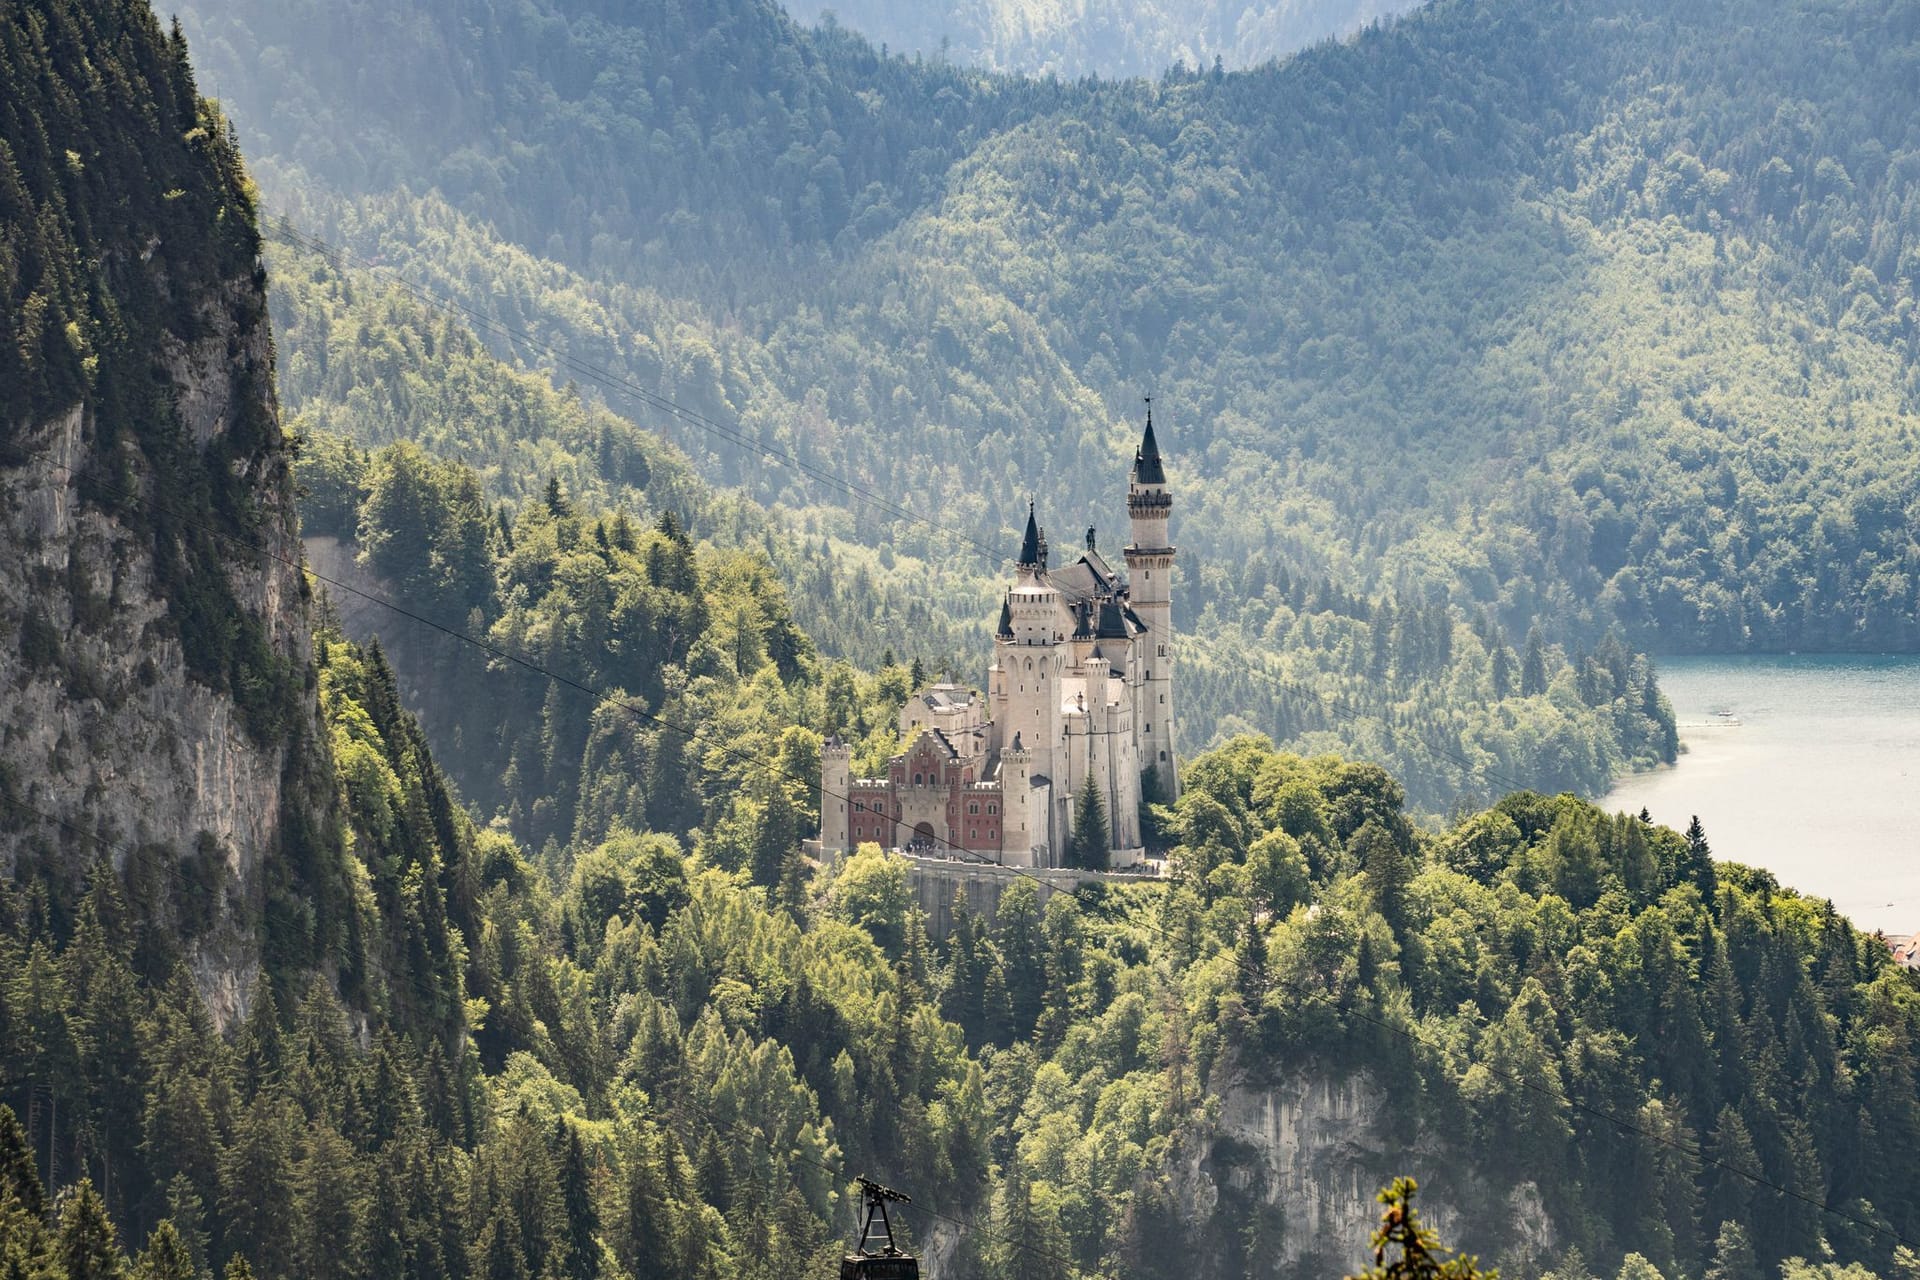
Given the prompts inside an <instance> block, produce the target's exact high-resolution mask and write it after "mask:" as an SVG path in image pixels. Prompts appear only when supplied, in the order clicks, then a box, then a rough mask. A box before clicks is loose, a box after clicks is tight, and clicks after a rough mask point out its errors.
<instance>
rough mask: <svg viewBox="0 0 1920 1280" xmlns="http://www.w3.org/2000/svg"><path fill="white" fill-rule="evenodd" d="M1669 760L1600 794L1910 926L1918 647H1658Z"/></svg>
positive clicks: (1869, 925) (1794, 884)
mask: <svg viewBox="0 0 1920 1280" xmlns="http://www.w3.org/2000/svg"><path fill="white" fill-rule="evenodd" d="M1655 665H1656V669H1657V670H1658V671H1659V674H1660V684H1661V688H1662V691H1663V692H1665V693H1666V695H1667V697H1668V699H1669V701H1671V702H1672V704H1673V707H1674V712H1675V718H1676V720H1677V721H1678V722H1679V729H1680V733H1681V737H1682V750H1681V755H1680V757H1679V759H1678V760H1676V761H1675V762H1674V763H1673V764H1671V765H1656V766H1654V767H1653V768H1651V769H1645V770H1639V771H1636V772H1633V773H1630V774H1626V775H1623V776H1622V777H1620V778H1619V779H1617V780H1616V781H1615V783H1614V785H1613V788H1612V789H1611V790H1610V791H1609V792H1608V793H1607V794H1606V795H1604V796H1602V797H1600V798H1599V800H1598V801H1597V802H1596V803H1598V804H1599V805H1600V806H1601V807H1602V808H1604V809H1606V810H1608V811H1609V812H1614V811H1623V812H1628V813H1638V812H1639V811H1640V810H1642V809H1646V810H1648V811H1649V812H1650V813H1651V815H1652V816H1653V818H1654V820H1655V821H1656V822H1660V823H1662V824H1664V825H1667V826H1672V827H1676V828H1678V827H1684V826H1685V825H1686V824H1687V823H1688V822H1689V821H1690V820H1691V818H1692V817H1693V816H1694V815H1696V814H1697V815H1698V816H1699V817H1700V820H1701V822H1702V824H1703V825H1704V827H1705V828H1706V831H1707V838H1708V841H1709V843H1710V845H1711V846H1712V848H1713V851H1714V855H1715V856H1716V857H1718V858H1723V859H1727V860H1730V861H1734V862H1741V863H1745V864H1747V865H1749V866H1754V867H1760V868H1764V869H1766V870H1767V871H1770V872H1772V873H1773V874H1774V875H1775V876H1777V877H1778V878H1779V880H1780V882H1781V884H1782V885H1785V886H1788V887H1790V888H1793V889H1795V890H1796V891H1798V892H1801V893H1804V894H1807V895H1809V896H1812V897H1817V898H1827V899H1831V900H1832V901H1833V902H1834V905H1835V907H1836V908H1837V909H1839V910H1840V911H1841V912H1842V913H1843V914H1845V915H1847V916H1849V917H1850V918H1851V919H1853V920H1854V922H1855V923H1856V924H1858V925H1859V926H1860V927H1862V928H1864V929H1867V930H1869V931H1871V930H1875V929H1878V930H1880V931H1882V932H1885V933H1887V934H1889V935H1892V934H1905V933H1911V932H1913V931H1914V930H1915V929H1916V928H1920V656H1915V655H1907V654H1872V653H1862V654H1831V653H1824V654H1806V653H1796V654H1778V655H1766V654H1746V653H1743V654H1729V655H1718V656H1708V655H1668V656H1665V657H1657V658H1656V659H1655Z"/></svg>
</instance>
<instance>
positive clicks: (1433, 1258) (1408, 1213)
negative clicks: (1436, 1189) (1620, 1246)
mask: <svg viewBox="0 0 1920 1280" xmlns="http://www.w3.org/2000/svg"><path fill="white" fill-rule="evenodd" d="M1419 1189H1420V1188H1419V1184H1418V1183H1416V1182H1415V1181H1414V1180H1413V1179H1412V1178H1395V1179H1394V1180H1393V1182H1392V1184H1391V1185H1389V1186H1386V1187H1383V1188H1381V1190H1380V1195H1379V1197H1378V1199H1379V1201H1380V1203H1381V1204H1383V1205H1385V1206H1386V1207H1385V1208H1384V1209H1383V1210H1382V1211H1381V1213H1380V1225H1379V1227H1378V1228H1376V1229H1375V1230H1374V1233H1373V1265H1372V1266H1371V1267H1369V1268H1367V1269H1366V1270H1365V1271H1362V1272H1361V1273H1360V1274H1359V1275H1358V1276H1355V1277H1350V1280H1476V1277H1482V1276H1484V1277H1488V1280H1492V1278H1493V1277H1496V1276H1498V1275H1499V1272H1497V1271H1495V1270H1493V1269H1492V1268H1487V1269H1486V1270H1482V1269H1481V1268H1480V1265H1479V1262H1478V1260H1477V1259H1475V1258H1470V1257H1465V1256H1462V1255H1459V1254H1455V1255H1454V1256H1453V1257H1447V1256H1446V1253H1447V1251H1446V1249H1445V1247H1444V1246H1442V1245H1441V1244H1440V1241H1439V1239H1438V1237H1436V1236H1435V1235H1434V1234H1433V1232H1431V1231H1429V1230H1427V1229H1426V1228H1425V1227H1423V1226H1421V1225H1420V1216H1419V1213H1418V1211H1416V1210H1415V1209H1414V1207H1413V1196H1414V1193H1415V1192H1416V1191H1418V1190H1419ZM1396 1249H1397V1250H1398V1251H1399V1252H1398V1254H1397V1255H1396V1256H1394V1257H1393V1259H1392V1260H1391V1261H1389V1260H1388V1257H1387V1255H1388V1253H1389V1252H1390V1251H1392V1250H1396ZM1631 1257H1634V1258H1638V1257H1639V1255H1638V1254H1633V1255H1631ZM1641 1261H1642V1263H1643V1264H1644V1262H1645V1259H1641ZM1657 1275H1658V1273H1657V1272H1656V1273H1655V1276H1657ZM1620 1280H1628V1273H1627V1271H1626V1270H1625V1269H1623V1270H1622V1271H1621V1273H1620ZM1634 1280H1640V1278H1639V1277H1635V1278H1634Z"/></svg>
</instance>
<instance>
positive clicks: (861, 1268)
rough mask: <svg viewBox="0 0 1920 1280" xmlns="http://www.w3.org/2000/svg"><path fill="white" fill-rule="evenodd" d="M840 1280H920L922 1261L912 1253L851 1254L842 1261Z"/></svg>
mask: <svg viewBox="0 0 1920 1280" xmlns="http://www.w3.org/2000/svg"><path fill="white" fill-rule="evenodd" d="M840 1280H920V1259H918V1258H916V1257H914V1256H913V1255H912V1254H910V1253H896V1254H891V1255H889V1254H885V1253H850V1254H848V1255H847V1256H846V1257H844V1258H842V1259H840Z"/></svg>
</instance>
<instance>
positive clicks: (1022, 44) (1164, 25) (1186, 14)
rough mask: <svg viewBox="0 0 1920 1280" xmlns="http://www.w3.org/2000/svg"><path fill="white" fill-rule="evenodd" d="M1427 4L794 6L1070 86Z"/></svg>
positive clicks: (1233, 55)
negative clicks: (1094, 77)
mask: <svg viewBox="0 0 1920 1280" xmlns="http://www.w3.org/2000/svg"><path fill="white" fill-rule="evenodd" d="M1420 2H1421V0H1268V2H1266V3H1260V2H1258V0H1256V2H1254V3H1248V0H1185V2H1184V3H1133V4H1128V3H1117V2H1116V0H908V2H907V3H898V4H888V3H876V2H875V0H795V2H794V3H791V4H789V5H788V6H787V11H788V12H789V13H792V14H793V15H794V16H795V17H796V18H799V19H801V20H802V21H804V22H807V23H809V24H820V23H822V22H824V21H826V20H828V19H829V18H831V19H832V20H834V21H837V22H839V23H842V24H844V25H846V26H848V27H851V28H852V29H853V30H855V31H857V32H859V33H860V34H861V35H863V36H865V37H866V38H867V39H869V40H871V41H873V42H874V43H875V44H880V45H886V46H888V47H889V48H890V49H891V50H892V51H893V52H895V53H906V54H914V55H920V56H928V57H932V56H938V57H940V58H943V59H950V60H952V61H955V62H960V63H970V64H975V65H978V66H982V67H985V68H988V69H990V70H996V71H1007V72H1015V73H1020V74H1027V75H1058V76H1061V77H1064V78H1068V79H1071V78H1076V77H1080V76H1088V75H1098V76H1104V77H1107V78H1109V79H1112V78H1118V77H1124V76H1157V75H1159V74H1160V73H1161V72H1163V71H1165V70H1167V68H1169V67H1172V66H1176V65H1184V66H1187V67H1190V68H1206V67H1209V66H1211V65H1213V62H1214V59H1215V58H1219V59H1220V60H1221V61H1222V62H1223V63H1224V65H1226V66H1227V67H1229V68H1232V69H1235V70H1238V69H1240V68H1244V67H1250V66H1256V65H1258V64H1260V63H1262V62H1268V61H1271V60H1273V59H1275V58H1280V57H1284V56H1286V55H1287V54H1290V53H1292V52H1293V51H1294V50H1296V49H1303V48H1305V47H1307V46H1308V45H1311V44H1314V43H1316V42H1318V41H1321V40H1326V39H1331V38H1335V37H1339V36H1346V35H1350V34H1352V33H1353V32H1354V31H1356V30H1358V29H1359V28H1360V27H1362V26H1364V25H1366V24H1367V23H1369V22H1373V21H1377V20H1379V19H1381V18H1387V17H1391V16H1393V15H1395V14H1397V13H1402V12H1405V11H1406V10H1409V9H1412V8H1414V7H1415V6H1417V5H1418V4H1419V3H1420Z"/></svg>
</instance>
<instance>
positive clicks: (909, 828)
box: [820, 405, 1179, 867]
mask: <svg viewBox="0 0 1920 1280" xmlns="http://www.w3.org/2000/svg"><path fill="white" fill-rule="evenodd" d="M1172 510H1173V498H1172V496H1171V495H1170V494H1169V493H1168V492H1167V477H1166V472H1165V470H1164V469H1163V467H1162V466H1161V463H1160V448H1159V445H1158V444H1157V443H1156V442H1155V440H1154V436H1153V417H1152V408H1151V405H1149V408H1148V416H1147V426H1146V435H1145V436H1144V437H1143V438H1142V439H1141V442H1140V448H1139V449H1138V450H1137V451H1136V452H1135V453H1134V455H1133V471H1132V474H1131V476H1130V477H1129V481H1128V487H1127V515H1128V518H1129V520H1130V525H1131V529H1132V541H1131V542H1130V543H1129V544H1128V546H1127V548H1126V564H1127V573H1126V574H1125V575H1122V574H1121V572H1120V571H1119V570H1118V569H1117V568H1115V567H1114V566H1113V565H1111V564H1109V563H1108V562H1107V560H1106V557H1105V556H1103V555H1102V554H1101V553H1100V550H1099V545H1098V540H1097V538H1096V531H1095V530H1094V529H1091V528H1089V529H1088V530H1087V540H1086V549H1085V551H1084V552H1082V553H1081V554H1080V555H1079V556H1078V557H1077V558H1075V559H1074V560H1073V561H1072V562H1071V563H1069V564H1064V565H1061V566H1059V567H1054V566H1052V565H1050V564H1049V563H1048V549H1047V540H1046V536H1045V534H1044V533H1043V532H1042V531H1041V528H1040V521H1039V517H1038V516H1037V514H1036V513H1035V511H1034V509H1033V506H1032V504H1031V503H1029V504H1028V507H1027V527H1026V534H1025V536H1024V537H1023V538H1022V539H1021V543H1020V551H1019V555H1018V557H1017V559H1016V561H1015V565H1014V580H1013V584H1012V586H1010V587H1009V588H1008V589H1007V594H1006V598H1005V599H1004V600H1003V601H1002V603H1001V606H1000V625H999V626H998V627H997V628H995V631H994V645H993V665H992V667H991V668H989V670H988V672H987V696H986V697H985V698H978V697H975V696H974V695H973V694H972V693H971V692H970V691H969V690H967V689H966V688H965V687H964V686H962V685H955V684H945V683H942V684H934V685H929V686H927V687H926V688H924V689H919V690H915V691H914V693H913V695H912V696H911V697H910V698H909V699H908V701H907V704H906V705H905V706H904V707H903V708H902V709H901V712H900V733H901V736H902V738H903V739H904V741H903V744H902V745H903V749H902V751H901V752H900V754H898V755H896V756H894V757H893V758H892V759H891V760H889V761H888V762H887V764H886V767H885V769H884V772H883V776H880V777H873V778H856V777H852V776H850V775H851V771H852V766H851V759H850V753H849V751H848V750H847V748H846V746H845V745H844V744H841V743H839V742H837V741H836V742H830V743H828V744H827V745H826V746H825V747H824V748H823V749H822V751H821V754H820V791H821V795H820V843H821V847H822V848H823V849H826V850H829V851H837V850H841V849H848V848H851V847H853V846H854V845H856V844H858V843H859V842H860V841H862V840H878V841H880V842H882V843H883V844H887V843H894V842H905V843H906V844H907V845H908V846H909V847H911V848H912V849H914V850H916V851H918V852H920V853H922V854H924V855H926V856H933V857H960V858H968V859H982V860H986V861H991V862H1001V863H1004V864H1006V865H1008V866H1018V867H1051V866H1059V865H1060V864H1061V861H1062V859H1063V858H1064V857H1065V856H1066V855H1067V853H1068V850H1069V848H1070V847H1071V846H1070V844H1069V837H1070V836H1071V834H1072V830H1073V825H1072V824H1073V815H1074V801H1075V798H1076V797H1077V796H1078V795H1080V794H1081V793H1082V791H1083V790H1088V789H1090V790H1092V791H1093V792H1094V793H1095V794H1097V795H1098V796H1099V797H1100V798H1101V800H1102V802H1103V803H1104V806H1105V809H1106V814H1107V829H1108V830H1107V836H1108V853H1109V854H1110V855H1111V861H1112V863H1113V864H1114V865H1119V866H1128V865H1133V862H1132V861H1129V859H1132V860H1134V861H1137V859H1138V856H1139V855H1140V854H1141V853H1142V852H1143V851H1144V850H1143V848H1142V844H1141V829H1140V820H1139V810H1140V802H1141V799H1142V795H1143V791H1144V787H1143V780H1144V779H1145V778H1146V777H1148V776H1151V777H1152V778H1153V779H1154V780H1155V782H1156V784H1157V785H1156V786H1155V787H1154V790H1155V791H1156V792H1157V793H1158V795H1159V797H1160V798H1161V799H1163V800H1169V801H1170V800H1172V799H1173V798H1174V796H1175V795H1176V793H1177V791H1178V788H1179V780H1178V778H1179V775H1178V773H1177V772H1176V766H1177V764H1178V762H1177V761H1176V760H1175V759H1174V753H1173V607H1172V601H1173V559H1174V549H1173V544H1172V543H1171V542H1170V541H1169V540H1168V537H1167V523H1168V517H1169V516H1170V515H1171V514H1172Z"/></svg>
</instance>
